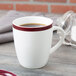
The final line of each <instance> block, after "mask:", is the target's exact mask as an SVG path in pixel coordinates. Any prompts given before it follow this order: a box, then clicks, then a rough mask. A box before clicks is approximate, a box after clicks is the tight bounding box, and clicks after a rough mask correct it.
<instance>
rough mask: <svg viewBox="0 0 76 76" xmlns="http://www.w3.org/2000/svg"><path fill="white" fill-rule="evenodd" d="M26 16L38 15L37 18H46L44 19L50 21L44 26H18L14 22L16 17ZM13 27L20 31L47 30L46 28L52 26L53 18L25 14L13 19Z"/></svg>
mask: <svg viewBox="0 0 76 76" xmlns="http://www.w3.org/2000/svg"><path fill="white" fill-rule="evenodd" d="M26 17H28V18H29V17H39V18H46V19H49V20H50V21H51V22H50V25H46V26H43V27H20V26H17V25H16V24H15V21H16V20H18V19H21V18H26ZM12 23H13V28H15V29H17V30H21V31H43V30H47V29H50V28H52V24H53V20H52V19H50V18H48V17H42V16H25V17H20V18H17V19H15V20H13V22H12Z"/></svg>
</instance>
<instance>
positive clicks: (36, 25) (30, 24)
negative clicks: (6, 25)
mask: <svg viewBox="0 0 76 76" xmlns="http://www.w3.org/2000/svg"><path fill="white" fill-rule="evenodd" d="M20 26H21V27H43V26H46V25H45V24H39V23H28V24H22V25H20Z"/></svg>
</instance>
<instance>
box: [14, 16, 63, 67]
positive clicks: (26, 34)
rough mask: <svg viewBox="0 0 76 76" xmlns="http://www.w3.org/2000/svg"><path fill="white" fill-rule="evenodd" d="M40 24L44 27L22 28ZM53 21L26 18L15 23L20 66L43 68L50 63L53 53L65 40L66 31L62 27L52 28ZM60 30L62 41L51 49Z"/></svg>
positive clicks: (16, 46) (15, 38)
mask: <svg viewBox="0 0 76 76" xmlns="http://www.w3.org/2000/svg"><path fill="white" fill-rule="evenodd" d="M27 23H40V24H45V25H46V26H43V27H21V26H20V25H22V24H27ZM52 24H53V21H52V20H51V19H50V18H47V17H40V16H26V17H21V18H17V19H15V20H14V21H13V35H14V44H15V49H16V54H17V57H18V60H19V62H20V64H21V65H22V66H23V67H26V68H41V67H43V66H45V65H46V63H47V62H48V58H49V55H50V54H51V53H53V52H54V51H55V50H56V49H57V48H59V47H60V45H61V44H62V43H63V40H64V31H63V29H62V28H61V27H58V26H52ZM54 30H60V32H61V38H60V41H59V42H58V43H57V44H56V45H55V46H54V47H52V48H51V45H52V34H53V31H54Z"/></svg>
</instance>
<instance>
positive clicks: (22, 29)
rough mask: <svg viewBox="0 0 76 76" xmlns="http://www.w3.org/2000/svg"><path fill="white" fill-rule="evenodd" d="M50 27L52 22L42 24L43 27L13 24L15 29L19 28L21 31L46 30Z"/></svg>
mask: <svg viewBox="0 0 76 76" xmlns="http://www.w3.org/2000/svg"><path fill="white" fill-rule="evenodd" d="M51 27H52V24H50V25H48V26H44V27H32V28H28V27H19V26H16V25H14V24H13V28H15V29H17V30H21V31H43V30H47V29H49V28H51Z"/></svg>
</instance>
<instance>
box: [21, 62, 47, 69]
mask: <svg viewBox="0 0 76 76" xmlns="http://www.w3.org/2000/svg"><path fill="white" fill-rule="evenodd" d="M20 65H21V66H22V67H23V68H27V69H39V68H43V67H44V66H46V65H47V63H46V64H44V65H41V66H34V67H29V66H24V65H22V64H20Z"/></svg>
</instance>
